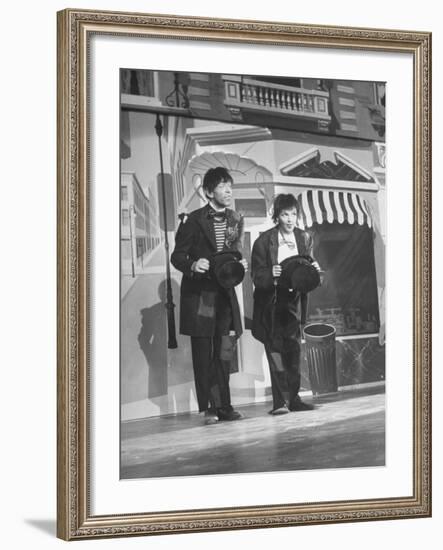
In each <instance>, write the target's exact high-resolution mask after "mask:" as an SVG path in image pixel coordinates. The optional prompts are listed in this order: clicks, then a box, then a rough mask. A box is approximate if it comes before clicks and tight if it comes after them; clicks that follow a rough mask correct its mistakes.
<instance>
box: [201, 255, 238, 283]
mask: <svg viewBox="0 0 443 550" xmlns="http://www.w3.org/2000/svg"><path fill="white" fill-rule="evenodd" d="M241 258H242V255H241V254H240V252H238V251H237V250H227V251H224V252H216V253H215V254H214V255H213V256H212V257H211V259H210V267H209V271H210V275H211V276H212V277H213V278H214V279H215V280H216V281H217V283H218V284H219V285H220V286H221V287H223V288H234V287H235V286H237V285H238V284H240V283H241V282H242V281H243V277H244V276H245V268H244V267H243V264H241V263H240V261H239V260H241Z"/></svg>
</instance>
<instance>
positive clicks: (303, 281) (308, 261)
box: [278, 256, 320, 294]
mask: <svg viewBox="0 0 443 550" xmlns="http://www.w3.org/2000/svg"><path fill="white" fill-rule="evenodd" d="M313 261H314V260H313V259H312V258H311V257H310V256H290V257H289V258H286V260H283V261H282V262H281V264H280V265H281V267H282V272H281V275H280V278H279V279H278V284H279V286H281V287H284V288H292V289H294V290H298V291H300V292H301V293H302V294H306V293H308V292H310V291H311V290H314V288H317V287H318V285H319V284H320V275H319V273H318V271H317V270H316V269H315V267H314V266H313V265H312V262H313Z"/></svg>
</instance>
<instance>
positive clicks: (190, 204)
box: [119, 68, 389, 480]
mask: <svg viewBox="0 0 443 550" xmlns="http://www.w3.org/2000/svg"><path fill="white" fill-rule="evenodd" d="M119 77H120V190H119V191H120V201H119V204H120V478H121V479H125V480H131V479H140V478H165V477H175V476H203V475H211V476H213V475H221V474H223V475H226V474H240V473H242V474H244V473H252V472H254V473H256V472H262V473H265V472H279V471H280V472H289V471H295V470H305V471H306V470H319V469H338V468H376V467H383V466H385V464H386V456H385V443H386V441H385V436H386V426H385V403H386V396H387V395H388V390H387V388H386V387H385V378H386V372H385V344H386V335H385V302H386V293H387V292H389V288H388V289H386V284H385V248H386V246H387V243H386V234H387V230H386V186H388V185H389V181H385V179H386V178H385V171H386V157H387V150H388V148H387V144H386V140H385V119H386V116H385V109H386V97H387V93H389V92H388V90H387V86H386V83H385V82H376V81H357V80H339V79H330V78H328V79H325V78H322V77H321V74H320V75H319V76H318V78H312V77H309V78H305V77H304V76H303V75H302V74H301V75H297V74H296V75H294V77H287V76H285V77H283V76H276V75H269V74H220V73H198V72H196V73H192V72H172V71H158V70H145V69H137V68H121V69H120V75H119Z"/></svg>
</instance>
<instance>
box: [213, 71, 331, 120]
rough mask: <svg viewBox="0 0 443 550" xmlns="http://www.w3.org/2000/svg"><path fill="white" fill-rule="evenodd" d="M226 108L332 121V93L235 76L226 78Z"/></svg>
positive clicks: (226, 76) (224, 77) (224, 78)
mask: <svg viewBox="0 0 443 550" xmlns="http://www.w3.org/2000/svg"><path fill="white" fill-rule="evenodd" d="M223 80H224V83H225V101H224V103H225V105H226V106H227V107H228V108H229V107H236V108H242V109H249V110H261V111H270V112H273V113H281V114H285V115H294V116H298V117H304V118H314V119H319V120H325V121H326V120H330V119H331V117H330V115H329V109H328V100H329V92H326V91H323V90H311V89H305V88H296V87H293V86H286V85H283V84H274V83H269V82H265V81H260V80H252V79H249V78H242V77H237V76H233V75H229V76H228V75H225V76H223Z"/></svg>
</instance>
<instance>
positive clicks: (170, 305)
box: [155, 114, 177, 349]
mask: <svg viewBox="0 0 443 550" xmlns="http://www.w3.org/2000/svg"><path fill="white" fill-rule="evenodd" d="M155 131H156V134H157V137H158V150H159V154H160V175H161V190H162V203H163V225H164V232H165V251H166V304H165V307H166V311H167V317H168V348H169V349H175V348H177V339H176V336H175V316H174V308H175V305H174V301H173V299H172V287H171V267H170V263H169V240H168V220H167V214H166V191H165V174H164V170H163V154H162V143H161V136H162V134H163V125H162V123H161V120H160V115H159V114H157V119H156V121H155Z"/></svg>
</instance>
